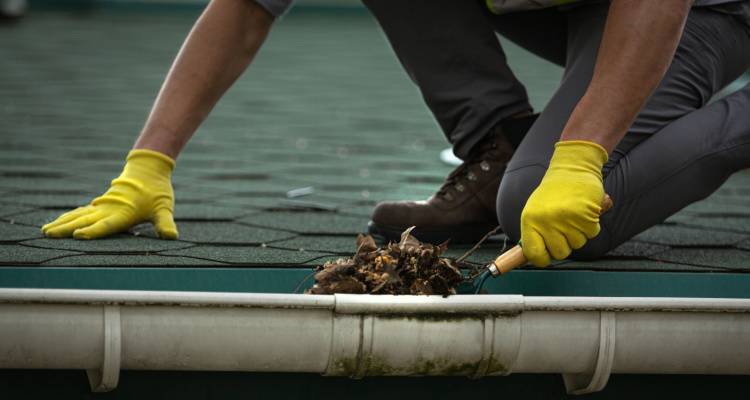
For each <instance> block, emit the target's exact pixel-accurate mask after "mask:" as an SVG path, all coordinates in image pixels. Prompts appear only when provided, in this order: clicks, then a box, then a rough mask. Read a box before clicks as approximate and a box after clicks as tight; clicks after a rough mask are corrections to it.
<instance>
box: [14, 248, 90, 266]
mask: <svg viewBox="0 0 750 400" xmlns="http://www.w3.org/2000/svg"><path fill="white" fill-rule="evenodd" d="M76 254H81V253H78V252H73V251H65V250H53V249H38V248H33V247H26V246H21V245H17V244H11V245H3V244H0V265H3V264H4V265H14V264H38V263H41V262H44V261H47V260H51V259H54V258H57V257H64V256H69V255H76Z"/></svg>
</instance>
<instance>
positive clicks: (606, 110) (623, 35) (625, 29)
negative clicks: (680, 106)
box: [561, 0, 692, 152]
mask: <svg viewBox="0 0 750 400" xmlns="http://www.w3.org/2000/svg"><path fill="white" fill-rule="evenodd" d="M691 4H692V1H689V0H663V1H662V0H660V1H652V0H613V1H612V3H611V6H610V10H609V15H608V18H607V24H606V27H605V30H604V37H603V39H602V43H601V45H600V47H599V54H598V56H597V61H596V67H595V68H594V75H593V77H592V79H591V83H590V84H589V87H588V89H587V90H586V93H585V94H584V96H583V98H581V100H580V101H579V103H578V105H577V106H576V108H575V109H574V111H573V113H572V114H571V116H570V119H569V120H568V123H567V125H566V126H565V129H564V130H563V133H562V136H561V139H562V140H587V141H592V142H595V143H598V144H600V145H602V146H603V147H604V148H605V149H606V150H607V151H608V152H609V151H612V150H613V149H614V147H615V146H616V145H617V143H618V142H619V141H620V139H622V137H623V136H624V135H625V133H626V131H627V129H628V128H629V127H630V125H631V124H632V123H633V120H634V119H635V117H636V116H637V114H638V112H639V111H640V109H641V107H642V106H643V105H644V103H645V102H646V100H647V99H648V97H649V96H650V95H651V93H652V92H653V91H654V89H655V88H656V87H657V86H658V84H659V82H660V81H661V79H662V77H663V76H664V74H665V72H666V71H667V68H668V67H669V64H670V63H671V61H672V58H673V56H674V52H675V49H676V48H677V45H678V43H679V41H680V37H681V35H682V30H683V27H684V25H685V21H686V19H687V15H688V12H689V11H690V6H691Z"/></svg>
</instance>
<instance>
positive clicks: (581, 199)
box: [521, 140, 607, 267]
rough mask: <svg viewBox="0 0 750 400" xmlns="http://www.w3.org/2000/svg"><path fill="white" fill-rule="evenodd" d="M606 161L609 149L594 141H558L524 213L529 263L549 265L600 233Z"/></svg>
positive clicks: (523, 220) (522, 234)
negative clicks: (545, 171)
mask: <svg viewBox="0 0 750 400" xmlns="http://www.w3.org/2000/svg"><path fill="white" fill-rule="evenodd" d="M606 162H607V151H606V150H605V149H604V148H603V147H602V146H600V145H598V144H596V143H593V142H587V141H579V140H571V141H563V142H558V143H557V144H556V145H555V152H554V153H553V154H552V159H551V160H550V163H549V168H548V169H547V173H546V174H544V178H543V179H542V183H540V184H539V187H537V188H536V190H534V192H533V193H532V194H531V197H529V200H528V201H527V202H526V206H525V207H524V209H523V212H522V213H521V242H522V243H523V245H522V246H523V254H524V255H525V256H526V258H527V259H528V260H529V262H531V263H532V264H534V265H536V266H538V267H545V266H547V265H549V264H550V261H551V260H550V259H551V258H554V259H556V260H562V259H565V258H567V257H568V256H569V255H570V253H571V251H572V250H574V249H580V248H581V247H583V245H584V244H586V241H587V240H588V239H593V238H594V237H596V235H598V234H599V229H600V228H599V214H600V213H601V211H602V210H601V204H602V200H603V199H604V186H603V184H602V166H603V165H604V163H606Z"/></svg>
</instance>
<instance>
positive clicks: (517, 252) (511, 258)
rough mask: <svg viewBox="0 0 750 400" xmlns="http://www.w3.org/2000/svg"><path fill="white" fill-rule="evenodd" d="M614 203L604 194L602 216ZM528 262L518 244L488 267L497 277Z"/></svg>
mask: <svg viewBox="0 0 750 400" xmlns="http://www.w3.org/2000/svg"><path fill="white" fill-rule="evenodd" d="M613 205H614V203H613V202H612V198H611V197H609V195H608V194H606V193H605V194H604V199H602V212H601V213H602V214H604V213H605V212H607V211H609V209H610V208H612V206H613ZM528 262H529V260H527V259H526V256H525V255H523V248H521V245H520V244H517V245H515V246H513V248H512V249H510V250H508V251H506V252H505V253H503V254H500V256H499V257H498V258H496V259H495V261H493V262H492V264H490V265H489V269H490V272H492V275H494V276H498V275H503V274H507V273H508V272H510V271H512V270H514V269H516V268H518V267H521V266H524V265H526V264H528Z"/></svg>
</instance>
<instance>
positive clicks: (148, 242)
mask: <svg viewBox="0 0 750 400" xmlns="http://www.w3.org/2000/svg"><path fill="white" fill-rule="evenodd" d="M23 244H24V245H26V246H32V247H42V248H47V249H58V250H75V251H82V252H86V253H151V252H157V251H162V250H175V249H182V248H186V247H192V246H193V244H192V243H186V242H182V241H177V240H159V239H154V238H149V237H138V236H133V235H127V234H120V235H115V236H112V237H109V238H104V239H99V240H76V239H47V238H44V239H35V240H27V241H25V242H23Z"/></svg>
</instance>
